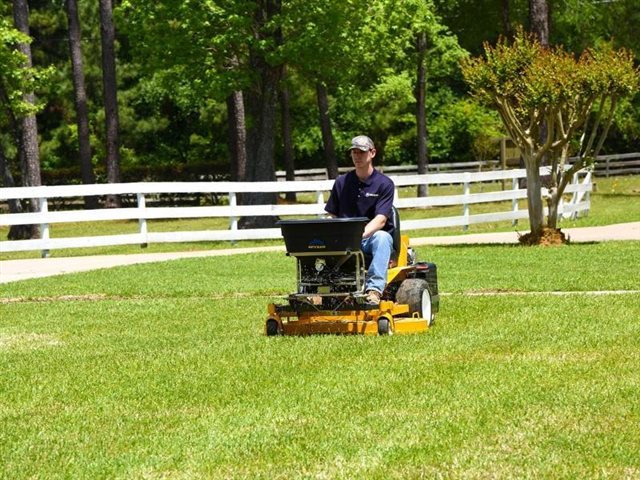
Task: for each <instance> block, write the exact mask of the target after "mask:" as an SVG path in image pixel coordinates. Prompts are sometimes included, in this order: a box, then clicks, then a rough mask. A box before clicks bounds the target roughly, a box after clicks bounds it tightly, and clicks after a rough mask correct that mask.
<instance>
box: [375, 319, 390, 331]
mask: <svg viewBox="0 0 640 480" xmlns="http://www.w3.org/2000/svg"><path fill="white" fill-rule="evenodd" d="M378 335H391V323H389V319H388V318H385V317H382V318H379V319H378Z"/></svg>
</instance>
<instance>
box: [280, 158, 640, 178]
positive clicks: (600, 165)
mask: <svg viewBox="0 0 640 480" xmlns="http://www.w3.org/2000/svg"><path fill="white" fill-rule="evenodd" d="M575 159H576V157H571V158H569V162H572V161H573V160H575ZM512 161H515V162H516V163H515V164H514V163H511V162H512ZM509 165H512V166H517V165H518V159H510V162H509ZM352 168H353V167H340V168H339V169H338V170H339V172H340V173H343V172H347V171H349V170H351V169H352ZM501 168H502V162H501V161H500V160H482V161H475V162H451V163H430V164H429V165H428V166H427V173H455V172H471V171H476V172H484V171H487V170H500V169H501ZM381 170H383V171H384V173H386V174H387V175H395V176H397V175H415V174H417V173H418V167H417V166H416V165H415V164H414V165H391V166H388V167H381ZM593 172H594V174H595V176H596V177H607V178H609V177H610V176H616V175H630V174H637V173H640V152H637V153H616V154H612V155H600V156H598V157H597V161H596V163H595V165H594V166H593ZM276 177H277V178H278V180H280V181H284V180H285V178H286V172H284V171H282V170H279V171H277V172H276ZM295 177H296V180H326V179H327V178H329V177H328V176H327V169H326V168H310V169H305V170H296V171H295Z"/></svg>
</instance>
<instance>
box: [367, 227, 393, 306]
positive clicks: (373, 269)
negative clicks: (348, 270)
mask: <svg viewBox="0 0 640 480" xmlns="http://www.w3.org/2000/svg"><path fill="white" fill-rule="evenodd" d="M361 247H362V251H363V252H364V253H366V254H368V255H372V256H373V260H371V265H369V268H368V269H367V281H366V285H365V291H368V290H375V291H376V292H378V293H382V292H383V291H384V287H385V285H386V283H387V270H388V269H389V258H390V257H391V250H392V249H393V238H391V235H389V234H388V233H387V232H385V231H383V230H378V231H377V232H376V233H374V234H373V235H371V236H370V237H369V238H365V239H364V240H362V244H361Z"/></svg>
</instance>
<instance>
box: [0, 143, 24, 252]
mask: <svg viewBox="0 0 640 480" xmlns="http://www.w3.org/2000/svg"><path fill="white" fill-rule="evenodd" d="M0 174H2V186H3V187H6V188H13V187H15V186H16V184H15V182H14V181H13V175H11V168H10V167H9V162H8V160H7V157H5V155H4V151H3V150H2V145H0ZM7 203H8V204H9V213H22V211H23V210H22V202H20V200H17V199H12V200H7ZM29 238H31V225H11V227H9V234H8V235H7V239H8V240H25V239H29Z"/></svg>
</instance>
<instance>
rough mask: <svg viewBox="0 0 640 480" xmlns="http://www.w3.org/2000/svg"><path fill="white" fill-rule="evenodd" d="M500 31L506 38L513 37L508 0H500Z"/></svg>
mask: <svg viewBox="0 0 640 480" xmlns="http://www.w3.org/2000/svg"><path fill="white" fill-rule="evenodd" d="M502 33H503V35H504V36H505V37H506V38H508V39H512V38H513V29H512V28H511V13H510V8H509V0H502Z"/></svg>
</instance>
